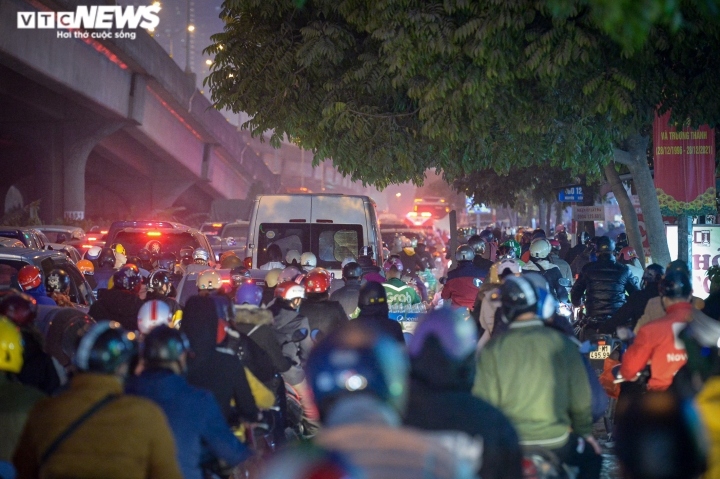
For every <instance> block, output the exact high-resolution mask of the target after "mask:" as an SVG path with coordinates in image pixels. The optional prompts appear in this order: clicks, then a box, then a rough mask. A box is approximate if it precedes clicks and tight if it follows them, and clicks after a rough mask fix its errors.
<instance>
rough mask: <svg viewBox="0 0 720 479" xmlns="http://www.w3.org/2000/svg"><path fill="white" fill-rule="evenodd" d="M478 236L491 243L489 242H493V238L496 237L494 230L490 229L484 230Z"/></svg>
mask: <svg viewBox="0 0 720 479" xmlns="http://www.w3.org/2000/svg"><path fill="white" fill-rule="evenodd" d="M478 236H480V238H481V239H482V240H483V241H485V242H486V243H489V242H491V241H493V240H494V239H495V237H494V236H493V234H492V231H490V230H482V231H481V232H480V233H479V234H478Z"/></svg>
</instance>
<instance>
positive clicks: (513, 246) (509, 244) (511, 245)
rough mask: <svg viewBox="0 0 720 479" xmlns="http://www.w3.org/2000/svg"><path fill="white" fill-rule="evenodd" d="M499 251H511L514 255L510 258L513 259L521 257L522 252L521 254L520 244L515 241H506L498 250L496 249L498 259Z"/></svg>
mask: <svg viewBox="0 0 720 479" xmlns="http://www.w3.org/2000/svg"><path fill="white" fill-rule="evenodd" d="M501 249H502V250H504V251H507V252H509V251H510V250H512V252H513V254H514V256H512V257H513V258H519V257H520V256H521V255H522V252H521V250H522V248H521V247H520V243H518V242H517V241H515V240H513V239H510V240H507V241H505V242H504V243H503V244H501V245H500V248H498V257H499V256H500V251H501ZM506 255H507V253H506V254H504V255H503V256H506Z"/></svg>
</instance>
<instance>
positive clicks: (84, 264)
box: [75, 259, 95, 274]
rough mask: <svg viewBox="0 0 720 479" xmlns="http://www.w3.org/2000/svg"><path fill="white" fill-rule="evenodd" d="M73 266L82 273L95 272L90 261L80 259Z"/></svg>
mask: <svg viewBox="0 0 720 479" xmlns="http://www.w3.org/2000/svg"><path fill="white" fill-rule="evenodd" d="M75 266H77V267H78V269H79V270H80V272H81V273H82V274H95V266H93V264H92V261H89V260H86V259H81V260H80V261H78V262H77V264H76V265H75Z"/></svg>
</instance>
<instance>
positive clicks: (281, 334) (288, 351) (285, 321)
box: [268, 299, 312, 386]
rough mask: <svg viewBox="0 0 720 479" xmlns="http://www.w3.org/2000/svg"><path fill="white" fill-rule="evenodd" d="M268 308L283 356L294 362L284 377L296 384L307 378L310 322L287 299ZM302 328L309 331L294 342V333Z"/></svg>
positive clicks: (310, 341)
mask: <svg viewBox="0 0 720 479" xmlns="http://www.w3.org/2000/svg"><path fill="white" fill-rule="evenodd" d="M268 310H269V311H270V312H271V313H272V315H273V326H272V329H273V333H275V339H276V340H277V342H278V344H280V347H281V348H282V352H283V356H285V357H286V358H288V359H289V360H290V362H291V363H292V366H291V367H290V369H288V370H287V371H286V372H285V373H284V374H283V377H284V378H285V380H286V381H287V382H289V383H290V384H291V385H293V386H294V385H296V384H299V383H300V382H302V381H303V380H304V379H305V372H304V370H303V366H304V365H305V361H307V358H308V355H309V354H310V349H312V338H311V337H310V323H309V321H308V319H307V318H306V317H305V316H303V315H302V314H300V313H299V312H298V311H296V310H294V309H291V308H290V307H289V306H287V303H286V302H285V301H282V300H280V299H278V300H277V301H275V302H274V303H273V304H272V305H271V306H270V307H269V308H268ZM302 329H304V330H306V332H307V336H306V337H305V339H303V340H302V341H300V342H298V343H296V342H293V341H292V337H293V333H294V332H295V331H298V330H302Z"/></svg>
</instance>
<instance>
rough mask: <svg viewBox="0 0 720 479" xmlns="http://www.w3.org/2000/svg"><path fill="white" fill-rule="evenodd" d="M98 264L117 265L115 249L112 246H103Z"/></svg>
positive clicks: (110, 266) (112, 266) (111, 266)
mask: <svg viewBox="0 0 720 479" xmlns="http://www.w3.org/2000/svg"><path fill="white" fill-rule="evenodd" d="M98 266H107V267H109V268H114V267H115V251H114V250H112V249H110V248H103V250H102V253H100V257H99V258H98Z"/></svg>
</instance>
